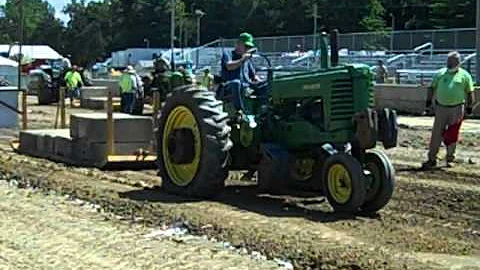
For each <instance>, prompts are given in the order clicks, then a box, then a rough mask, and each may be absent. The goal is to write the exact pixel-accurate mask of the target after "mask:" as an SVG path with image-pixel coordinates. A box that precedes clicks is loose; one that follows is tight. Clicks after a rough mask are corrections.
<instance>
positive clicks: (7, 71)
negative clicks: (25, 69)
mask: <svg viewBox="0 0 480 270" xmlns="http://www.w3.org/2000/svg"><path fill="white" fill-rule="evenodd" d="M17 68H18V64H17V62H15V61H13V60H10V59H8V58H5V57H1V56H0V79H5V80H7V81H8V82H9V83H10V84H11V85H16V84H17V81H18V77H17V76H18V74H17V72H18V70H17Z"/></svg>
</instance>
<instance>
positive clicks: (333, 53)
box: [330, 29, 339, 67]
mask: <svg viewBox="0 0 480 270" xmlns="http://www.w3.org/2000/svg"><path fill="white" fill-rule="evenodd" d="M338 36H339V33H338V29H335V30H333V31H332V32H331V33H330V64H331V65H332V67H336V66H338V62H339V61H338V59H339V57H338Z"/></svg>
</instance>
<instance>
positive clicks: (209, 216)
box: [2, 153, 445, 269]
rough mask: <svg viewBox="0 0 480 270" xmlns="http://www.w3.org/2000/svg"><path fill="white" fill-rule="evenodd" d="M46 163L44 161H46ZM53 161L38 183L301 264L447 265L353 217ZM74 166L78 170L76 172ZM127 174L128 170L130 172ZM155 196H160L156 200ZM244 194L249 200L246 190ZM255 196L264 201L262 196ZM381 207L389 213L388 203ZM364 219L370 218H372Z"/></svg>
mask: <svg viewBox="0 0 480 270" xmlns="http://www.w3.org/2000/svg"><path fill="white" fill-rule="evenodd" d="M2 154H3V153H2ZM10 155H12V158H11V159H10V161H9V162H8V163H10V164H11V166H10V168H16V167H17V168H18V164H19V163H23V165H22V166H23V168H22V169H21V170H18V169H17V172H18V173H20V174H22V175H24V176H25V177H26V179H29V178H30V179H37V178H38V177H39V176H40V175H39V172H38V170H37V168H36V166H38V164H36V165H31V164H29V163H30V160H31V158H27V159H26V161H24V162H18V160H17V158H19V157H21V156H17V155H14V154H10ZM20 159H21V158H20ZM44 163H46V164H48V163H49V162H44ZM15 164H16V166H15ZM5 165H6V164H2V167H4V168H5ZM56 166H57V165H55V166H53V167H56ZM6 167H8V165H7V166H6ZM57 167H59V168H56V171H55V173H53V174H52V173H51V172H49V169H45V170H44V171H45V172H44V173H46V174H47V173H48V174H49V175H47V176H45V177H43V180H42V181H39V183H37V184H40V185H42V186H44V187H48V188H54V189H57V190H59V191H62V192H66V193H73V194H75V195H76V196H78V197H80V198H85V199H88V200H92V201H94V202H97V203H100V204H102V205H104V206H105V207H106V208H108V209H110V210H111V211H114V212H116V213H121V214H123V215H127V216H128V215H143V216H144V217H146V220H147V221H148V222H152V223H158V222H159V220H163V221H174V220H176V219H179V218H180V219H186V220H189V221H190V222H191V224H193V225H192V226H194V227H195V228H201V227H202V226H205V225H208V224H212V226H213V228H212V229H210V230H200V231H199V232H202V233H206V234H211V235H215V236H217V237H219V238H220V239H225V240H228V241H231V242H232V243H235V244H236V245H239V246H245V247H247V248H251V249H257V250H261V251H263V252H264V253H265V254H267V255H269V256H272V257H274V256H276V255H279V256H282V255H285V256H287V257H288V258H289V259H291V260H293V261H294V262H295V264H296V266H297V267H300V268H308V267H314V266H315V267H320V266H322V267H327V266H328V265H330V266H336V267H340V269H357V268H356V267H360V269H378V268H383V269H401V268H404V267H407V266H408V269H427V268H429V269H444V268H445V267H442V266H441V265H436V264H432V263H428V264H427V265H422V264H421V263H420V262H419V261H418V259H417V258H416V256H415V254H409V253H407V252H399V251H401V250H402V249H400V250H399V249H397V247H396V246H397V244H396V243H390V244H386V245H383V244H384V243H381V242H380V243H377V242H376V241H375V240H376V239H375V238H372V237H371V234H372V231H373V232H376V229H375V228H372V227H371V228H370V233H369V234H366V237H365V238H359V237H357V236H356V235H354V237H353V238H352V236H350V232H353V231H355V230H357V227H359V226H360V225H359V224H361V223H362V222H359V221H358V220H359V219H353V220H352V222H351V228H349V229H344V227H343V226H341V222H342V221H339V217H338V216H337V217H335V215H332V214H329V213H328V212H325V213H313V214H311V213H310V212H307V213H305V211H304V210H303V211H296V210H295V211H286V212H287V213H283V215H279V216H275V214H277V215H278V214H279V210H275V211H272V213H270V215H268V214H266V213H255V212H253V213H252V212H251V211H250V209H248V208H247V209H246V210H247V212H245V211H244V210H243V209H244V208H242V206H241V205H239V204H238V203H235V204H237V205H238V206H239V207H238V208H237V207H235V204H234V205H233V206H229V205H228V204H225V203H223V202H221V203H220V204H219V203H216V202H196V201H192V200H188V199H187V200H184V199H182V198H178V197H175V196H169V195H166V194H163V193H161V192H156V191H149V190H138V187H134V186H125V184H116V183H115V182H114V183H111V182H110V181H108V180H101V179H98V178H97V177H95V178H97V179H91V176H88V174H89V173H88V172H87V173H85V172H84V171H83V170H82V169H74V168H67V169H68V170H71V171H65V170H66V168H62V166H57ZM78 170H80V172H82V173H79V171H78ZM13 171H15V170H13ZM90 174H91V173H90ZM105 174H106V175H107V177H106V178H111V177H112V175H110V173H108V172H106V173H105ZM128 175H130V176H131V174H130V173H129V174H128ZM139 176H141V174H139ZM130 181H131V182H132V183H133V182H136V180H134V179H130ZM34 182H35V181H34ZM148 192H152V193H153V194H151V195H150V196H147V195H148V194H145V193H148ZM227 193H228V192H227ZM232 193H233V194H234V198H232V199H233V200H241V197H242V194H240V195H239V194H236V195H235V192H234V191H233V192H232ZM119 194H130V195H132V194H137V195H139V194H140V195H141V196H140V198H136V199H134V198H131V196H130V198H129V199H122V198H120V197H119ZM227 196H228V194H227ZM142 198H143V199H145V200H146V199H148V200H149V201H151V202H145V201H144V200H141V199H142ZM155 199H157V201H158V202H155ZM246 199H247V200H250V198H249V197H248V196H247V198H246ZM258 200H260V201H262V202H263V204H265V201H264V200H263V199H258ZM182 201H183V202H182ZM254 203H257V205H255V207H263V205H258V202H254ZM247 204H248V202H247ZM250 206H251V205H250ZM232 207H233V208H232ZM275 207H276V208H280V210H281V208H282V205H281V204H278V203H277V204H276V205H275V206H273V208H275ZM267 208H268V207H267ZM270 210H271V209H270ZM385 212H386V213H388V209H387V211H385ZM382 215H383V213H382ZM309 219H311V221H309ZM340 220H341V219H340ZM360 220H361V219H360ZM366 220H368V221H369V222H371V219H366ZM329 222H332V223H331V224H330V223H329ZM325 226H327V227H330V228H331V229H329V228H327V227H325ZM384 226H385V227H390V226H391V224H390V223H387V224H384ZM346 227H348V226H346ZM367 227H369V225H367V226H365V228H367ZM332 229H333V230H332ZM378 234H383V232H382V231H379V233H378ZM383 237H384V238H390V237H391V235H390V234H388V233H387V234H384V235H383ZM413 250H414V249H413ZM433 257H434V256H433V255H432V258H433ZM427 266H428V267H427Z"/></svg>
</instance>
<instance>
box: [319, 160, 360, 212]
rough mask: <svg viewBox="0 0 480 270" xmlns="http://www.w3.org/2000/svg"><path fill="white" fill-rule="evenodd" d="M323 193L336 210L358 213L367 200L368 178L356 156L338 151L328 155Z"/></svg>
mask: <svg viewBox="0 0 480 270" xmlns="http://www.w3.org/2000/svg"><path fill="white" fill-rule="evenodd" d="M322 175H323V177H322V182H323V183H322V186H323V193H324V195H325V196H326V197H327V199H328V202H329V203H330V205H331V206H332V207H333V209H334V210H335V211H336V212H342V213H352V214H354V213H356V212H358V211H359V210H360V207H361V206H362V205H363V203H364V202H365V196H366V179H365V176H364V174H363V169H362V165H361V164H360V162H358V161H357V160H356V159H355V158H354V157H352V156H351V155H348V154H345V153H338V154H334V155H332V156H330V157H328V158H327V159H326V161H325V164H324V166H323V173H322Z"/></svg>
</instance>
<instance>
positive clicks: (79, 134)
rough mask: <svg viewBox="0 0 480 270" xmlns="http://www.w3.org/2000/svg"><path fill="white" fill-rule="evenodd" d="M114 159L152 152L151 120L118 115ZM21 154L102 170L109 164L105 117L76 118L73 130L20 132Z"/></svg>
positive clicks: (86, 116) (87, 115) (71, 120)
mask: <svg viewBox="0 0 480 270" xmlns="http://www.w3.org/2000/svg"><path fill="white" fill-rule="evenodd" d="M113 119H114V133H115V134H114V135H115V136H114V153H113V154H114V155H135V154H136V153H137V152H138V150H139V149H144V150H150V149H151V144H152V135H153V127H152V119H151V117H146V116H131V115H127V114H121V113H115V114H114V115H113ZM19 151H20V152H21V153H24V154H27V155H31V156H36V157H41V158H48V159H51V160H54V161H60V162H67V163H70V164H75V165H81V166H96V167H103V166H104V165H106V163H107V157H108V153H107V115H106V113H89V114H73V115H71V118H70V129H50V130H26V131H21V132H20V149H19Z"/></svg>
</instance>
